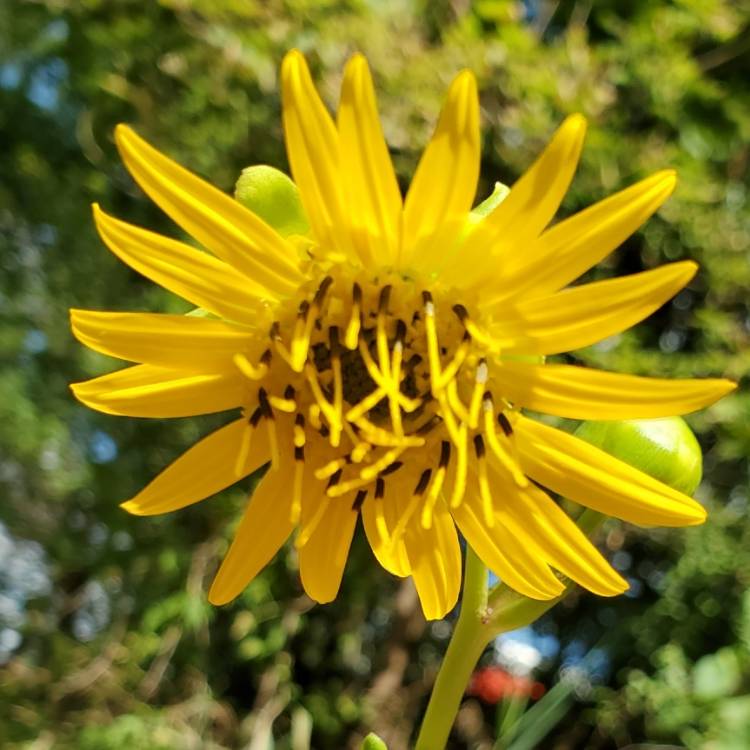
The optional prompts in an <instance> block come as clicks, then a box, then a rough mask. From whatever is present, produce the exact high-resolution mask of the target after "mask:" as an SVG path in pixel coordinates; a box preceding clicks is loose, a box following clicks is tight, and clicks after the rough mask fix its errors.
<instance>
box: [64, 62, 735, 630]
mask: <svg viewBox="0 0 750 750" xmlns="http://www.w3.org/2000/svg"><path fill="white" fill-rule="evenodd" d="M282 93H283V118H284V129H285V134H286V141H287V149H288V154H289V162H290V164H291V168H292V175H293V178H294V181H295V183H296V185H297V187H298V189H299V192H300V198H301V201H302V205H303V207H304V211H305V214H306V218H307V221H308V223H309V226H310V231H309V233H308V234H306V235H304V236H302V235H289V236H282V235H281V234H279V233H278V232H276V231H275V230H274V229H273V228H272V227H270V226H269V225H268V224H266V223H265V222H264V221H263V220H261V219H260V218H259V217H258V216H256V215H255V214H254V213H252V212H251V211H249V210H248V209H246V208H244V207H243V206H242V205H241V204H239V203H238V202H237V201H235V200H233V199H232V198H230V197H228V196H227V195H225V194H224V193H222V192H220V191H218V190H217V189H215V188H213V187H211V186H210V185H209V184H207V183H205V182H204V181H203V180H201V179H200V178H198V177H196V176H195V175H193V174H192V173H190V172H188V171H187V170H185V169H183V168H182V167H180V166H179V165H177V164H176V163H174V162H173V161H171V160H170V159H168V158H167V157H165V156H164V155H162V154H161V153H159V152H158V151H156V150H155V149H154V148H152V147H151V146H149V145H148V144H147V143H146V142H144V141H143V140H141V139H140V138H139V137H138V136H137V135H136V134H135V133H134V132H133V131H132V130H130V129H129V128H127V127H124V126H120V127H118V129H117V133H116V138H117V145H118V147H119V149H120V152H121V154H122V157H123V159H124V161H125V164H126V166H127V167H128V169H129V170H130V172H131V174H132V175H133V177H134V178H135V179H136V180H137V182H138V183H139V184H140V185H141V187H142V188H143V189H144V190H145V191H146V192H147V193H148V194H149V196H150V197H151V198H152V199H153V200H154V201H155V202H156V203H157V204H158V205H159V206H160V207H161V208H162V209H163V210H164V211H165V212H166V213H167V214H168V215H169V216H171V217H172V218H173V219H174V220H175V221H176V222H177V223H178V224H179V225H180V226H182V228H183V229H184V230H185V231H186V232H188V233H189V234H190V235H192V237H194V238H195V239H196V240H197V241H198V242H199V243H200V244H201V245H203V246H204V248H205V249H206V250H208V251H209V252H208V253H205V252H201V251H199V250H196V249H194V248H193V247H191V246H189V245H186V244H183V243H181V242H178V241H175V240H171V239H167V238H165V237H162V236H160V235H157V234H153V233H151V232H148V231H146V230H144V229H141V228H138V227H135V226H132V225H129V224H126V223H124V222H122V221H119V220H117V219H114V218H112V217H110V216H108V215H107V214H105V213H104V212H103V211H101V209H99V208H98V207H96V206H95V207H94V217H95V221H96V224H97V228H98V229H99V232H100V234H101V237H102V239H103V240H104V242H105V243H106V244H107V246H108V247H109V248H110V249H111V250H112V251H113V252H114V253H115V254H116V255H117V256H118V257H120V258H121V259H122V260H123V261H125V262H126V263H128V264H129V265H130V266H131V267H133V268H134V269H135V270H137V271H139V272H140V273H142V274H143V275H145V276H147V277H148V278H150V279H152V280H153V281H155V282H156V283H158V284H160V285H161V286H163V287H164V288H166V289H168V290H170V291H172V292H174V293H176V294H178V295H180V296H181V297H183V298H185V299H186V300H188V301H190V302H192V303H193V304H195V305H196V306H198V307H200V308H202V309H203V310H204V311H206V312H207V313H208V315H203V316H192V315H188V316H180V315H161V314H147V313H109V312H91V311H83V310H74V311H72V325H73V330H74V332H75V334H76V336H77V337H78V338H79V339H80V341H82V342H83V343H84V344H86V345H87V346H89V347H91V348H92V349H95V350H97V351H99V352H103V353H105V354H108V355H111V356H114V357H119V358H121V359H124V360H128V361H130V362H134V363H137V364H135V365H134V366H132V367H129V368H126V369H124V370H120V371H118V372H114V373H111V374H109V375H105V376H103V377H99V378H96V379H94V380H91V381H88V382H84V383H79V384H76V385H74V386H73V389H74V392H75V394H76V396H77V397H78V398H79V399H80V400H81V401H83V402H84V403H86V404H88V405H89V406H91V407H92V408H95V409H98V410H100V411H103V412H106V413H109V414H119V415H128V416H141V417H161V418H163V417H181V416H187V415H194V414H206V413H211V412H218V411H223V410H229V409H239V410H240V411H241V416H239V418H237V419H235V420H234V421H232V422H230V423H229V424H228V425H226V426H225V427H222V428H221V429H219V430H217V431H216V432H214V433H213V434H211V435H209V436H208V437H206V438H204V439H203V440H201V441H200V442H199V443H197V444H196V445H194V446H193V447H192V448H190V449H189V450H188V451H187V452H186V453H185V454H184V455H183V456H182V457H180V458H179V459H177V461H175V462H174V463H173V464H172V465H171V466H170V467H169V468H167V469H166V470H165V471H164V472H163V473H162V474H160V475H159V476H158V477H157V478H156V479H154V480H153V481H152V482H151V484H149V485H148V486H147V487H146V488H144V489H143V490H142V491H141V492H140V493H139V494H138V495H137V496H135V497H134V498H133V499H131V500H129V501H128V502H126V503H124V507H125V509H126V510H128V511H130V512H131V513H135V514H140V515H152V514H157V513H164V512H168V511H172V510H176V509H178V508H182V507H185V506H186V505H189V504H191V503H195V502H197V501H199V500H202V499H204V498H206V497H208V496H209V495H212V494H214V493H216V492H218V491H219V490H221V489H223V488H225V487H227V486H229V485H231V484H233V483H235V482H236V481H238V480H239V479H241V478H243V477H246V476H247V475H249V474H250V473H251V472H253V471H255V470H256V469H258V468H259V467H261V466H263V465H265V464H267V463H270V468H269V470H268V471H267V473H266V474H265V476H264V478H263V479H262V481H261V483H260V485H259V487H258V489H257V490H256V492H255V493H254V495H253V496H252V498H251V500H250V501H249V503H248V505H247V509H246V511H245V514H244V516H243V518H242V520H241V522H240V524H239V527H238V530H237V533H236V536H235V539H234V542H233V544H232V546H231V548H230V550H229V552H228V554H227V556H226V558H225V559H224V562H223V564H222V566H221V568H220V570H219V572H218V574H217V576H216V579H215V580H214V583H213V586H212V588H211V591H210V595H209V596H210V599H211V601H212V602H214V603H216V604H221V603H225V602H228V601H230V600H231V599H233V598H234V597H236V596H237V595H238V594H239V593H240V592H241V591H242V589H243V588H244V587H245V586H246V585H247V584H248V582H249V581H250V580H251V579H252V578H253V577H254V576H255V575H256V574H257V573H258V572H259V571H260V570H261V569H262V568H263V566H264V565H266V563H267V562H268V561H269V560H270V559H271V558H272V557H273V555H274V554H275V553H276V552H277V551H278V549H279V548H280V547H281V546H282V545H283V544H284V542H285V541H286V539H287V538H288V537H289V536H290V535H291V534H292V532H293V531H294V530H295V529H297V534H296V540H295V544H296V547H297V549H298V550H299V563H300V572H301V578H302V583H303V585H304V588H305V590H306V591H307V593H308V594H309V595H310V596H311V597H312V598H313V599H315V600H316V601H319V602H327V601H330V600H332V599H333V598H334V597H335V595H336V593H337V591H338V588H339V584H340V581H341V576H342V572H343V568H344V565H345V562H346V558H347V554H348V551H349V546H350V543H351V539H352V535H353V533H354V529H355V526H356V522H357V518H358V517H359V516H360V515H361V516H362V519H363V523H364V528H365V532H366V534H367V538H368V540H369V543H370V545H371V547H372V549H373V551H374V553H375V555H376V557H377V559H378V560H379V561H380V563H381V565H382V566H383V567H384V568H386V569H387V570H389V571H390V572H392V573H394V574H395V575H398V576H413V578H414V582H415V584H416V587H417V591H418V593H419V596H420V600H421V602H422V606H423V609H424V612H425V615H426V616H427V617H428V618H438V617H442V616H443V615H444V614H445V613H446V612H447V611H449V610H450V609H451V608H452V607H453V606H454V604H455V602H456V599H457V596H458V591H459V588H460V581H461V553H460V547H459V540H458V534H457V529H456V527H458V530H459V531H460V532H461V534H462V535H463V536H464V537H465V538H466V540H467V542H468V543H469V544H470V545H471V546H472V547H473V549H474V550H475V551H476V552H477V554H478V555H479V557H480V558H481V559H482V560H483V561H484V562H485V564H486V565H488V566H489V567H490V568H491V569H492V570H493V571H494V572H495V573H496V574H497V575H498V576H499V577H500V578H501V579H502V580H503V581H505V582H506V583H507V584H508V585H509V586H511V587H513V588H514V589H516V590H517V591H519V592H521V593H522V594H524V595H526V596H529V597H532V598H535V599H551V598H554V597H556V596H558V595H559V594H560V593H561V592H562V591H563V588H564V585H563V583H562V581H561V576H559V575H557V574H556V573H555V572H554V571H553V569H554V570H556V571H558V572H559V573H560V574H562V576H566V577H568V578H570V579H572V580H574V581H576V582H578V583H580V584H581V585H583V586H585V587H586V588H588V589H589V590H591V591H593V592H595V593H597V594H601V595H605V596H609V595H614V594H617V593H620V592H622V591H623V590H625V589H626V588H627V584H626V582H625V581H624V580H623V579H622V578H621V577H620V576H619V575H618V574H617V573H616V572H615V571H614V570H613V569H612V568H611V567H610V566H609V564H608V563H607V562H606V561H605V560H604V558H603V557H602V556H601V555H600V554H599V552H598V551H597V550H596V549H595V548H594V547H593V546H592V545H591V543H590V542H589V541H588V539H587V538H586V537H585V536H584V535H583V533H582V532H581V531H580V530H579V529H578V527H577V526H576V525H575V523H573V521H572V520H571V519H570V518H569V516H568V515H566V514H565V513H564V512H563V511H562V510H561V508H560V507H559V506H558V504H557V503H556V502H554V501H553V500H552V499H551V498H550V496H549V495H548V494H547V493H546V492H545V491H544V490H543V489H541V487H540V485H543V486H544V487H547V488H548V489H549V490H552V491H553V492H556V493H560V494H561V495H565V496H566V497H568V498H570V499H572V500H574V501H576V502H579V503H581V504H583V505H586V506H588V507H590V508H594V509H596V510H598V511H601V512H604V513H608V514H611V515H614V516H617V517H619V518H622V519H624V520H626V521H630V522H632V523H640V524H648V525H659V524H660V525H669V526H680V525H688V524H697V523H700V522H701V521H702V520H703V518H704V516H705V513H704V511H703V509H702V507H701V506H700V505H699V504H698V503H696V502H695V501H694V500H692V499H691V498H689V497H687V496H685V495H683V494H681V493H679V492H677V491H676V490H673V489H670V488H669V487H667V486H666V485H664V484H661V483H660V482H657V481H656V480H654V479H652V478H650V477H649V476H647V475H645V474H643V473H641V472H639V471H637V470H635V469H633V468H631V467H629V466H628V465H627V464H624V463H622V462H620V461H618V460H616V459H614V458H612V457H611V456H609V455H608V454H606V453H604V452H602V451H600V450H598V449H597V448H594V447H592V446H590V445H588V444H587V443H585V442H584V441H582V440H580V439H578V438H576V437H573V436H571V435H569V434H567V433H564V432H561V431H559V430H557V429H555V428H553V427H550V426H547V425H545V424H542V423H540V422H537V421H535V420H532V419H530V418H528V417H526V416H524V414H523V413H522V410H523V409H530V410H533V411H536V412H543V413H547V414H550V415H555V416H560V417H569V418H574V419H592V418H593V419H599V420H601V419H634V418H652V417H662V416H670V415H674V414H683V413H687V412H690V411H693V410H695V409H699V408H701V407H703V406H706V405H707V404H710V403H711V402H713V401H715V400H716V399H717V398H719V397H721V396H722V395H724V394H725V393H727V392H728V391H729V390H731V389H732V387H733V384H731V383H729V382H728V381H724V380H682V381H669V380H661V379H650V378H640V377H635V376H629V375H617V374H614V373H606V372H599V371H594V370H590V369H586V368H582V367H575V366H570V365H565V364H552V363H547V364H545V361H544V357H545V356H547V355H553V354H558V353H561V352H565V351H569V350H572V349H576V348H579V347H583V346H587V345H589V344H592V343H594V342H596V341H599V340H601V339H603V338H605V337H607V336H611V335H613V334H616V333H618V332H620V331H623V330H624V329H626V328H628V327H630V326H631V325H633V324H635V323H637V322H639V321H640V320H642V319H643V318H645V317H646V316H648V315H649V314H651V313H652V312H653V311H654V310H656V309H657V308H658V307H659V306H661V305H662V304H663V303H664V302H665V301H666V300H668V299H669V298H670V297H671V296H672V295H674V294H675V293H676V292H677V291H678V290H679V289H680V288H681V287H683V286H684V285H685V284H686V283H687V282H688V281H689V280H690V279H691V278H692V276H693V274H694V273H695V270H696V266H695V264H693V263H691V262H680V263H673V264H671V265H667V266H663V267H661V268H658V269H656V270H651V271H646V272H644V273H638V274H634V275H632V276H626V277H623V278H619V279H614V280H607V281H599V282H594V283H590V284H585V285H580V286H573V287H570V286H569V284H570V283H571V282H572V281H574V280H575V279H576V278H577V277H578V276H580V275H581V274H582V273H583V272H585V271H586V270H588V269H589V268H590V267H591V266H592V265H594V264H596V263H597V262H598V261H600V260H601V259H602V258H603V257H604V256H606V255H607V254H608V253H609V252H611V251H612V250H613V249H614V248H615V247H616V246H617V245H619V244H620V243H621V242H622V241H623V240H624V239H625V238H626V237H627V236H628V235H629V234H631V233H632V232H633V231H634V230H635V229H636V228H637V227H638V226H639V225H640V224H641V223H642V222H643V221H645V220H646V219H647V218H648V216H650V215H651V214H652V213H653V212H654V211H655V210H656V209H657V208H658V207H659V206H660V205H661V203H662V202H663V201H664V200H665V199H666V198H667V197H668V196H669V194H670V193H671V191H672V189H673V187H674V184H675V177H674V174H673V173H672V172H669V171H665V172H660V173H657V174H655V175H653V176H651V177H649V178H647V179H645V180H642V181H641V182H639V183H637V184H636V185H633V186H632V187H630V188H627V189H626V190H623V191H622V192H620V193H617V194H616V195H614V196H612V197H610V198H608V199H606V200H604V201H602V202H600V203H598V204H596V205H594V206H592V207H591V208H588V209H586V210H584V211H582V212H581V213H579V214H576V215H575V216H573V217H571V218H569V219H567V220H565V221H562V222H560V223H558V224H556V225H554V226H553V227H551V228H549V229H547V228H546V227H547V225H548V224H549V222H550V220H551V219H552V218H553V216H554V214H555V212H556V211H557V208H558V206H559V204H560V201H561V200H562V198H563V195H564V194H565V191H566V190H567V188H568V185H569V183H570V180H571V179H572V175H573V171H574V169H575V166H576V163H577V160H578V157H579V154H580V150H581V145H582V141H583V136H584V131H585V122H584V120H583V118H582V117H580V116H577V115H573V116H571V117H569V118H568V119H567V120H566V121H565V122H564V123H563V125H562V126H561V127H560V129H559V130H558V132H557V133H556V134H555V136H554V137H553V139H552V141H551V143H550V144H549V145H548V147H547V148H546V149H545V150H544V152H543V153H542V154H541V155H540V157H539V158H538V159H537V161H536V162H535V163H534V164H533V165H532V167H531V168H530V169H529V170H528V172H527V173H526V174H525V175H524V176H523V177H521V179H519V180H518V181H517V182H516V183H515V184H514V185H513V187H512V189H511V190H510V192H509V193H508V195H507V197H506V198H505V199H504V200H503V201H502V202H500V203H499V204H498V205H496V206H495V207H494V208H493V209H492V210H491V211H490V212H489V213H488V214H487V215H486V216H485V217H484V218H482V219H481V220H480V219H479V217H478V216H477V215H470V211H471V207H472V204H473V201H474V195H475V191H476V185H477V179H478V174H479V161H480V144H479V105H478V100H477V90H476V83H475V80H474V77H473V76H472V75H471V73H469V72H466V71H464V72H462V73H460V74H459V75H458V76H457V78H456V79H455V80H454V82H453V84H452V85H451V87H450V89H449V91H448V94H447V99H446V103H445V105H444V108H443V111H442V113H441V115H440V118H439V121H438V124H437V127H436V130H435V133H434V135H433V137H432V139H431V141H430V143H429V145H428V146H427V149H426V150H425V152H424V154H423V156H422V159H421V161H420V162H419V166H418V168H417V171H416V174H415V176H414V179H413V181H412V183H411V186H410V188H409V190H408V193H407V195H406V197H405V198H403V199H402V196H401V193H400V191H399V188H398V183H397V181H396V177H395V174H394V171H393V167H392V165H391V161H390V157H389V154H388V149H387V147H386V144H385V141H384V139H383V135H382V132H381V129H380V124H379V120H378V116H377V111H376V104H375V94H374V91H373V85H372V80H371V76H370V72H369V70H368V67H367V64H366V62H365V61H364V59H363V58H362V57H361V56H355V57H354V58H352V59H351V60H350V62H349V63H348V65H347V68H346V71H345V75H344V81H343V86H342V92H341V100H340V105H339V111H338V115H337V119H336V122H335V123H334V121H333V120H332V119H331V117H330V115H329V113H328V111H327V109H326V108H325V106H324V105H323V103H322V102H321V100H320V98H319V96H318V94H317V92H316V91H315V88H314V86H313V84H312V81H311V78H310V74H309V72H308V69H307V66H306V64H305V61H304V59H303V57H302V56H301V55H300V54H299V53H298V52H296V51H293V52H291V53H289V54H288V55H287V57H286V59H285V60H284V63H283V66H282Z"/></svg>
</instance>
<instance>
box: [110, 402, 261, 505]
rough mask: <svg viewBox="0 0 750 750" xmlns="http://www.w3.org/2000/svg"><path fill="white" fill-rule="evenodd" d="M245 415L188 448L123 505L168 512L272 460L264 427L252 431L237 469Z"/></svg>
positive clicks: (201, 497)
mask: <svg viewBox="0 0 750 750" xmlns="http://www.w3.org/2000/svg"><path fill="white" fill-rule="evenodd" d="M248 429H252V428H251V427H249V425H248V421H247V419H246V418H244V417H243V418H242V419H237V420H235V421H234V422H230V423H229V424H228V425H226V426H225V427H222V428H220V429H218V430H216V431H215V432H212V433H211V434H210V435H208V436H207V437H205V438H203V439H202V440H200V441H199V442H197V443H196V444H195V445H194V446H193V447H192V448H189V449H188V450H187V451H185V453H183V454H182V455H181V456H180V457H179V458H178V459H177V460H176V461H174V462H173V463H172V464H170V465H169V466H168V467H167V468H166V469H165V470H164V471H162V473H161V474H159V476H157V477H156V479H154V480H153V481H152V482H150V483H149V484H148V485H146V487H144V488H143V489H142V490H141V491H140V492H139V493H138V494H137V495H136V496H135V497H133V498H132V499H131V500H128V501H127V502H124V503H123V504H122V505H121V506H120V507H121V508H123V509H124V510H126V511H127V512H128V513H133V514H134V515H136V516H153V515H157V514H159V513H169V512H171V511H173V510H178V509H179V508H184V507H185V506H187V505H192V504H193V503H197V502H199V501H200V500H203V499H204V498H207V497H209V496H210V495H214V494H215V493H217V492H220V491H221V490H223V489H224V488H226V487H229V486H230V485H232V484H234V483H235V482H237V481H239V480H240V479H243V478H244V477H246V476H247V475H248V474H250V473H251V472H253V471H255V470H256V469H257V468H259V467H260V466H262V465H263V464H264V463H266V462H267V461H268V460H269V456H270V451H269V447H268V436H267V431H266V430H265V429H255V430H253V435H252V438H251V449H250V451H249V452H248V453H247V457H246V459H245V462H244V465H243V466H242V467H241V468H240V470H239V472H238V471H237V469H238V467H237V455H238V453H239V450H240V446H241V444H242V440H243V434H244V432H245V430H248Z"/></svg>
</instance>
